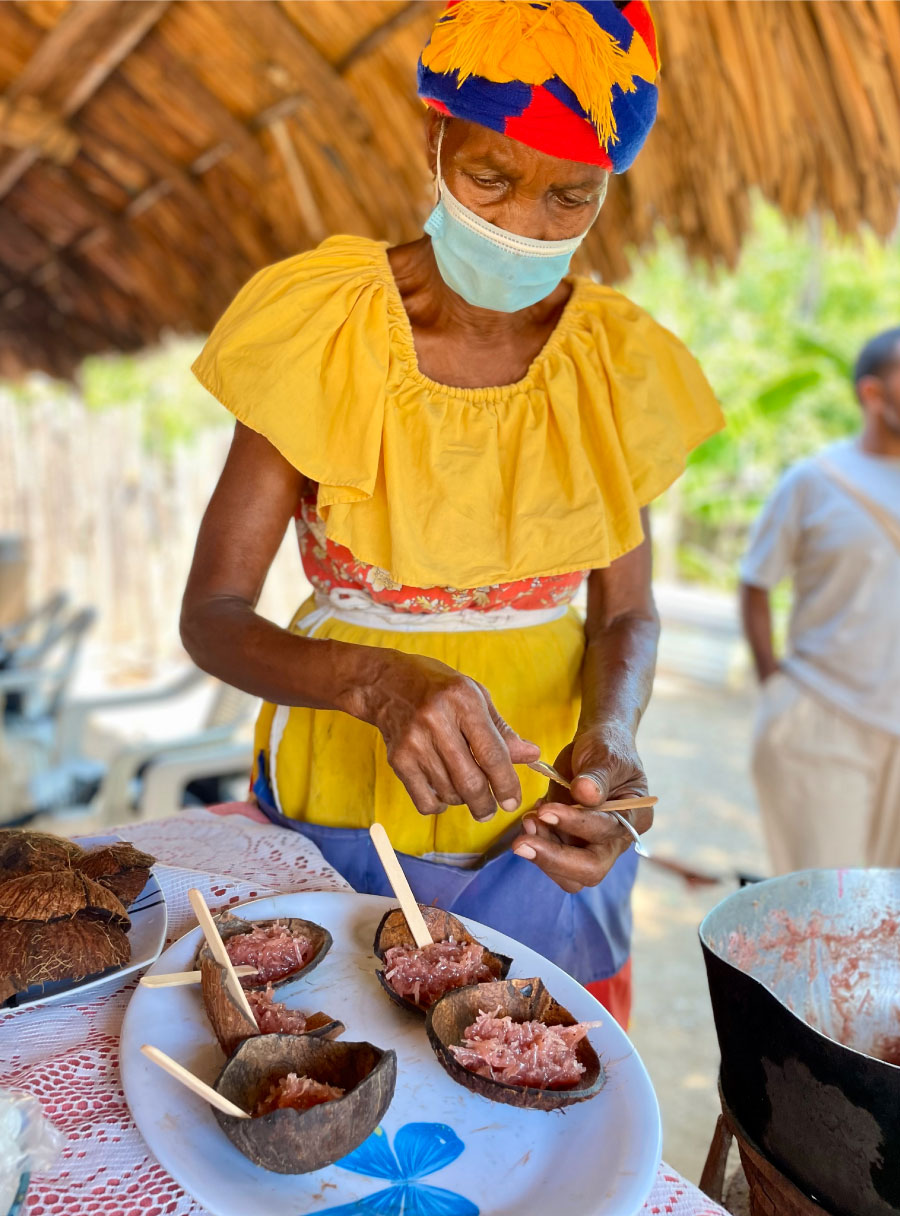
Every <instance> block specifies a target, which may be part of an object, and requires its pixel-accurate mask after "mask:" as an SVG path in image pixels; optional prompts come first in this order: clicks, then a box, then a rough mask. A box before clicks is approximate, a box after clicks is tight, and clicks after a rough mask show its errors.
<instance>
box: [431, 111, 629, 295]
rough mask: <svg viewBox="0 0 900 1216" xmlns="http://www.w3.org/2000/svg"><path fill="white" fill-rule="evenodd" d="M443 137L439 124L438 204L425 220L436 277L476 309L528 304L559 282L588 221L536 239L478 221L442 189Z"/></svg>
mask: <svg viewBox="0 0 900 1216" xmlns="http://www.w3.org/2000/svg"><path fill="white" fill-rule="evenodd" d="M443 138H444V126H443V124H441V130H440V133H439V135H438V146H437V183H438V202H437V205H436V206H435V208H434V210H433V211H432V213H431V215H429V217H428V219H427V220H426V221H425V231H426V232H427V233H428V234H429V236H430V237H431V247H432V249H433V250H434V257H435V261H436V262H437V265H438V270H439V271H440V272H441V278H442V279H443V280H444V282H445V283H446V284H447V286H448V287H449V288H451V290H452V291H455V292H456V294H457V295H460V296H462V298H463V299H464V300H465V301H466V302H467V303H469V304H472V305H473V306H474V307H476V308H490V309H493V310H494V311H495V312H518V311H519V309H521V308H529V307H530V306H531V305H532V304H536V303H537V302H538V300H543V299H544V298H545V297H546V296H548V295H550V293H551V292H552V291H553V290H554V288H556V287H557V286H558V285H559V283H560V282H561V280H562V279H563V277H564V276H565V274H566V273H567V272H568V269H569V263H570V262H571V261H572V255H573V254H574V252H575V250H576V249H577V248H578V246H579V245H580V244H581V242H582V241H583V240H584V238H585V237H586V236H587V233H588V230H589V229H590V224H588V227H587V228H586V229H585V230H584V232H582V233H581V235H580V236H575V237H570V238H569V239H568V240H566V241H539V240H535V239H534V238H532V237H527V236H519V235H518V233H515V232H507V230H506V229H505V228H498V227H497V226H496V224H491V223H489V222H488V221H487V220H485V219H482V218H481V216H480V215H476V213H475V212H474V211H470V210H469V208H468V207H465V206H463V204H462V203H461V202H460V201H459V199H458V198H455V197H454V196H453V195H452V194H451V193H450V191H449V190H448V189H447V185H446V183H445V181H444V179H443V176H442V174H441V143H442V142H443ZM604 193H605V189H604ZM600 202H601V204H602V202H603V199H602V198H601V200H600ZM599 209H600V208H599V205H598V208H597V210H598V211H599ZM594 219H596V214H595V215H594ZM593 222H594V220H593V219H592V220H591V223H593Z"/></svg>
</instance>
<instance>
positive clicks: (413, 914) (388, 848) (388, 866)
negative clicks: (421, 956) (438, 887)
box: [369, 823, 433, 946]
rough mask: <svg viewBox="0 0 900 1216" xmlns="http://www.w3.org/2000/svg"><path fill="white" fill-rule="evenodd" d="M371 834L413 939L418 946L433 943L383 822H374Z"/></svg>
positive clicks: (370, 829) (370, 830)
mask: <svg viewBox="0 0 900 1216" xmlns="http://www.w3.org/2000/svg"><path fill="white" fill-rule="evenodd" d="M369 835H370V836H371V837H372V843H373V844H374V846H375V852H376V853H377V854H378V857H379V859H380V861H381V864H382V865H383V866H384V872H385V874H387V878H388V882H389V883H390V884H391V886H392V887H393V888H394V894H395V895H396V896H397V899H398V901H399V903H400V911H401V912H402V913H403V915H404V916H405V917H406V923H407V924H408V925H409V931H410V933H411V934H412V935H413V940H414V941H415V943H416V945H417V946H430V945H432V944H433V940H432V937H431V934H430V933H429V932H428V926H427V925H426V924H425V918H424V917H423V915H422V913H421V912H420V911H419V905H418V904H417V903H416V900H415V896H414V895H413V893H412V890H411V889H410V885H409V883H408V882H407V881H406V875H405V874H404V873H403V870H402V869H401V866H400V862H399V861H398V860H397V854H396V853H395V852H394V848H393V845H392V844H391V842H390V840H388V834H387V832H386V831H385V830H384V827H383V826H382V824H380V823H373V824H372V826H371V827H370V828H369Z"/></svg>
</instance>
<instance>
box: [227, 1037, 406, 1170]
mask: <svg viewBox="0 0 900 1216" xmlns="http://www.w3.org/2000/svg"><path fill="white" fill-rule="evenodd" d="M291 1072H293V1073H297V1074H298V1075H300V1076H308V1077H311V1078H312V1079H313V1080H314V1081H323V1082H325V1083H326V1084H328V1085H337V1086H339V1087H340V1088H341V1089H343V1090H344V1091H345V1093H344V1096H343V1098H337V1099H335V1100H334V1101H333V1102H323V1103H322V1104H321V1105H319V1106H314V1107H312V1108H311V1109H310V1110H304V1111H300V1110H290V1109H289V1110H274V1111H272V1112H271V1113H270V1114H268V1115H260V1116H258V1117H257V1118H255V1119H235V1118H234V1117H233V1116H231V1115H225V1114H223V1113H222V1112H221V1111H217V1110H213V1114H214V1115H215V1117H216V1120H217V1122H218V1124H219V1126H220V1127H221V1128H222V1130H223V1131H224V1132H225V1134H226V1136H227V1137H228V1139H229V1140H230V1141H231V1142H232V1144H234V1145H235V1147H236V1148H238V1149H240V1151H241V1152H242V1153H243V1154H244V1155H245V1156H246V1157H249V1158H250V1160H251V1161H252V1162H253V1163H254V1164H255V1165H261V1166H262V1167H263V1169H267V1170H274V1171H275V1173H278V1174H308V1173H310V1171H312V1170H321V1169H324V1168H325V1166H327V1165H331V1164H332V1163H333V1162H335V1161H339V1160H340V1158H341V1157H346V1155H347V1154H348V1153H352V1152H353V1150H354V1149H355V1148H358V1147H359V1145H360V1144H362V1142H363V1141H364V1140H365V1139H367V1138H368V1137H369V1136H370V1135H371V1134H372V1132H373V1131H374V1130H375V1128H376V1127H377V1126H378V1124H379V1123H380V1122H381V1120H382V1118H383V1117H384V1115H385V1112H386V1111H387V1109H388V1107H389V1106H390V1104H391V1099H392V1098H393V1096H394V1086H395V1084H396V1081H397V1057H396V1055H395V1054H394V1052H393V1051H382V1050H381V1049H380V1048H379V1047H373V1045H372V1044H371V1043H344V1042H340V1041H338V1042H333V1041H332V1040H330V1039H317V1038H313V1037H311V1036H310V1035H306V1034H303V1035H289V1034H263V1035H257V1036H256V1037H255V1038H252V1039H245V1041H244V1042H243V1043H241V1045H240V1046H239V1047H238V1049H237V1050H236V1051H235V1053H234V1055H232V1057H231V1059H230V1060H229V1061H228V1062H227V1064H226V1065H225V1067H224V1068H223V1069H222V1071H221V1073H220V1074H219V1077H218V1079H217V1080H216V1083H215V1089H217V1090H218V1092H219V1093H220V1094H222V1095H224V1097H226V1098H229V1099H230V1100H231V1101H232V1102H234V1103H236V1104H237V1105H238V1106H240V1107H241V1108H242V1109H243V1110H246V1111H252V1110H253V1109H254V1107H255V1106H256V1103H257V1102H258V1101H259V1099H260V1097H261V1096H262V1095H263V1093H264V1092H265V1091H266V1090H267V1089H268V1087H269V1085H270V1084H271V1083H272V1082H273V1081H275V1080H277V1079H278V1078H279V1077H283V1076H286V1075H287V1074H288V1073H291Z"/></svg>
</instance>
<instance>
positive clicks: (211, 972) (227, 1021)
mask: <svg viewBox="0 0 900 1216" xmlns="http://www.w3.org/2000/svg"><path fill="white" fill-rule="evenodd" d="M200 982H201V987H202V990H203V1004H204V1007H205V1008H206V1016H207V1017H208V1018H209V1020H210V1023H211V1025H212V1028H213V1030H214V1031H215V1035H216V1038H217V1039H218V1040H219V1046H220V1047H221V1048H222V1050H223V1051H224V1052H225V1054H226V1056H230V1055H231V1053H232V1052H233V1051H234V1049H235V1048H236V1047H237V1046H238V1044H240V1043H243V1041H244V1039H250V1038H253V1036H254V1035H258V1034H259V1030H258V1029H257V1028H256V1027H255V1026H254V1025H253V1023H252V1022H251V1021H250V1019H249V1018H248V1017H247V1015H246V1014H245V1013H244V1011H243V1009H241V1007H240V1006H239V1005H238V1003H237V1001H236V1000H235V999H234V997H233V996H232V995H231V992H230V991H229V988H228V984H227V982H226V976H225V968H224V967H222V966H221V965H220V964H219V963H217V962H216V961H215V960H214V959H211V958H205V959H204V960H203V962H202V963H201V964H200ZM343 1030H344V1024H343V1022H338V1021H336V1020H335V1019H334V1018H330V1017H329V1016H328V1014H327V1013H311V1014H309V1015H308V1017H307V1019H306V1030H305V1031H304V1032H303V1033H304V1034H310V1035H314V1036H316V1037H317V1038H321V1039H333V1038H336V1037H337V1036H338V1035H339V1034H341V1033H342V1032H343Z"/></svg>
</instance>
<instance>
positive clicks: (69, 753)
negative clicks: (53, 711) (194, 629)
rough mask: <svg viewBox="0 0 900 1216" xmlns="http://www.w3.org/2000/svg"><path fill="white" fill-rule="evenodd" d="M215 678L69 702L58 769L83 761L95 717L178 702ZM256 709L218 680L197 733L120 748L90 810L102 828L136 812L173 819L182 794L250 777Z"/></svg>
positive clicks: (194, 675)
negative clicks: (249, 732) (212, 782)
mask: <svg viewBox="0 0 900 1216" xmlns="http://www.w3.org/2000/svg"><path fill="white" fill-rule="evenodd" d="M210 679H211V677H209V676H207V675H205V674H204V673H203V672H202V671H200V670H199V669H197V668H191V669H190V670H189V671H187V672H186V673H185V674H184V675H182V676H180V677H179V678H178V679H176V680H174V681H172V682H171V683H169V684H166V685H164V686H162V687H159V688H155V689H149V690H147V689H144V690H139V691H136V692H130V693H119V694H110V695H109V696H105V697H94V698H88V699H84V700H78V701H72V702H70V703H69V704H68V705H67V706H66V707H65V709H64V711H63V714H62V717H61V722H60V730H59V741H60V751H59V761H60V763H61V764H63V765H65V764H71V763H73V762H77V761H78V759H79V757H81V756H82V755H83V753H84V746H85V744H84V738H85V734H86V727H87V725H88V723H89V721H90V719H91V717H92V716H93V715H95V714H98V713H101V712H102V713H104V714H108V713H109V712H110V711H119V710H128V709H134V708H138V707H144V706H150V705H154V704H165V703H166V702H174V701H176V700H177V699H178V698H181V697H183V696H184V695H185V694H187V693H189V692H191V691H192V690H194V689H196V688H198V687H199V686H200V685H202V684H204V683H206V682H209V681H210ZM256 704H257V700H256V698H255V697H251V696H250V695H249V694H247V693H244V692H241V691H240V690H239V689H236V688H232V687H230V686H229V685H228V684H222V683H219V682H218V681H215V682H214V693H213V697H212V701H211V704H210V707H209V709H208V711H207V713H206V715H205V718H204V721H203V724H202V726H201V728H200V729H199V730H196V731H192V732H189V733H186V734H181V735H178V736H175V737H171V736H170V737H168V738H153V739H139V740H136V741H134V742H131V743H125V744H122V745H121V746H119V747H117V748H116V750H115V752H114V754H113V755H112V756H111V758H110V759H109V761H108V763H107V766H106V772H105V774H104V776H103V779H102V782H101V785H100V789H99V791H98V793H97V796H96V797H95V798H94V800H93V802H92V803H91V807H92V809H93V810H94V811H95V812H96V814H97V815H98V817H99V819H100V820H101V822H102V823H103V824H109V823H116V822H118V821H120V820H121V819H123V818H128V817H129V816H131V815H133V814H135V812H137V813H138V814H140V815H141V816H145V815H146V816H147V817H151V816H152V817H159V816H161V815H165V814H170V813H171V812H172V811H175V810H177V809H178V808H179V806H180V805H181V796H182V795H183V792H184V788H185V787H186V786H187V785H188V784H189V783H190V782H191V781H194V780H197V779H199V778H202V777H223V778H226V777H238V776H241V775H243V774H246V775H247V776H248V777H249V773H250V767H251V763H252V747H251V743H250V740H249V738H241V735H242V733H243V732H244V728H245V727H246V726H247V725H248V723H249V721H250V719H251V718H252V716H253V713H254V710H255V707H256ZM156 770H159V771H158V772H157V771H156Z"/></svg>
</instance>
